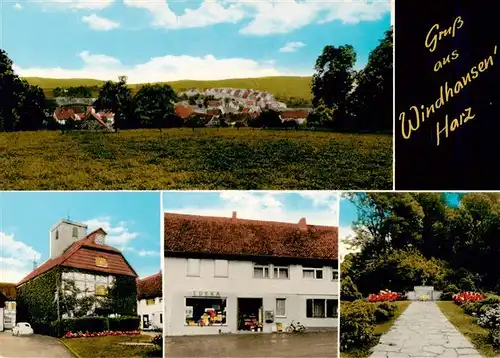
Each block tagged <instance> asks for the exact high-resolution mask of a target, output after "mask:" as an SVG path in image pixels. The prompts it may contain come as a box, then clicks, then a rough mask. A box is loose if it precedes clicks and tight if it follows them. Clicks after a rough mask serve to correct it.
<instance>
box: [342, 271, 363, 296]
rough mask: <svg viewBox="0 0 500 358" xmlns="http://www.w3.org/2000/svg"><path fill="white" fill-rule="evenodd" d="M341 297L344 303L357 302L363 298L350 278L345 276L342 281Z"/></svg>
mask: <svg viewBox="0 0 500 358" xmlns="http://www.w3.org/2000/svg"><path fill="white" fill-rule="evenodd" d="M340 297H341V300H342V301H356V300H359V299H361V298H363V296H362V295H361V293H359V291H358V288H357V287H356V285H355V284H354V282H352V279H351V278H350V277H349V276H343V277H342V279H341V285H340Z"/></svg>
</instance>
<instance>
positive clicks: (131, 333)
mask: <svg viewBox="0 0 500 358" xmlns="http://www.w3.org/2000/svg"><path fill="white" fill-rule="evenodd" d="M140 334H141V332H139V331H104V332H95V333H89V332H85V333H83V332H76V333H73V332H66V334H65V335H64V338H85V337H106V336H137V335H140Z"/></svg>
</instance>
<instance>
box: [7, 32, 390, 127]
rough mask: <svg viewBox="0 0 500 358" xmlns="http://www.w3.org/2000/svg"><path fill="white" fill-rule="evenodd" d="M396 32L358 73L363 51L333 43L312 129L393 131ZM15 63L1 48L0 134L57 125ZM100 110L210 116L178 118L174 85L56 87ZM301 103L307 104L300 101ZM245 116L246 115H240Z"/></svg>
mask: <svg viewBox="0 0 500 358" xmlns="http://www.w3.org/2000/svg"><path fill="white" fill-rule="evenodd" d="M392 49H393V34H392V29H390V30H389V31H387V32H386V34H385V38H384V39H383V40H381V41H380V44H379V45H378V46H377V47H376V48H375V49H374V50H373V51H372V52H371V54H370V56H369V60H368V63H367V65H366V66H365V68H364V69H363V70H360V71H355V70H354V65H355V63H356V52H355V50H354V48H353V47H352V46H351V45H343V46H339V47H335V46H326V47H325V48H324V49H323V52H322V54H321V55H320V56H319V57H318V59H317V61H316V65H315V68H314V70H315V73H314V75H313V78H312V86H311V91H312V94H313V99H312V105H313V111H312V112H311V113H310V114H309V116H308V117H307V121H306V123H307V126H308V127H319V128H329V129H331V130H346V131H362V130H364V131H388V130H392V127H393V124H392V123H393V118H392V76H393V74H392ZM12 65H13V64H12V61H11V60H10V59H9V57H8V55H7V53H6V52H5V51H4V50H2V49H0V131H28V130H39V129H56V128H58V127H59V125H58V123H57V122H55V120H54V119H53V118H52V114H53V113H54V111H55V109H56V108H57V103H56V102H55V100H54V99H52V98H46V96H45V94H44V92H43V90H42V89H41V88H40V87H39V86H36V85H30V84H29V83H28V82H27V81H26V80H24V79H21V78H20V77H19V76H18V75H16V74H15V73H14V70H13V66H12ZM95 93H97V100H96V102H95V103H94V106H95V107H96V109H97V110H103V111H110V112H113V113H114V114H115V117H114V127H115V130H118V128H121V129H135V128H169V127H180V126H183V125H187V126H189V127H193V128H194V127H202V126H204V125H206V122H207V121H206V118H205V119H203V118H198V117H196V116H193V118H189V119H188V120H187V121H184V120H183V119H181V118H179V117H177V116H176V115H175V107H174V106H175V101H177V100H178V98H177V94H176V93H175V91H174V90H173V89H172V87H171V86H169V85H167V84H146V85H144V86H142V87H141V88H140V89H139V90H138V91H137V92H136V93H135V94H134V95H133V94H132V90H131V89H130V87H129V86H127V83H126V77H124V76H123V77H120V79H119V81H117V82H114V81H108V82H105V83H104V84H103V85H102V86H101V87H100V88H99V87H97V86H77V87H70V88H60V87H57V88H55V89H54V90H53V94H54V96H55V97H63V96H64V97H74V98H92V97H93V95H94V94H95ZM294 101H295V102H294V107H298V106H301V105H303V104H306V102H304V101H301V100H297V99H294ZM240 117H241V118H240ZM230 122H231V123H233V124H234V125H235V126H236V127H241V126H250V127H254V128H259V127H260V128H265V127H267V128H277V127H286V128H295V129H297V128H298V127H299V124H298V123H297V122H296V121H294V120H291V121H285V122H282V121H281V119H280V116H279V112H277V111H273V110H265V111H263V112H262V113H260V115H259V116H258V117H253V116H247V115H240V114H236V115H230V116H222V117H221V118H220V120H219V126H226V125H228V123H230Z"/></svg>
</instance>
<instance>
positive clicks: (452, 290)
mask: <svg viewBox="0 0 500 358" xmlns="http://www.w3.org/2000/svg"><path fill="white" fill-rule="evenodd" d="M458 292H460V290H459V289H458V287H457V286H456V285H453V284H451V285H448V286H446V287H445V288H444V290H443V293H442V294H441V297H440V298H439V299H440V300H441V301H451V300H452V299H453V296H454V295H456V294H457V293H458Z"/></svg>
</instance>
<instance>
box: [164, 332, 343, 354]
mask: <svg viewBox="0 0 500 358" xmlns="http://www.w3.org/2000/svg"><path fill="white" fill-rule="evenodd" d="M165 357H168V358H180V357H204V358H205V357H221V358H222V357H224V358H225V357H231V358H233V357H234V358H236V357H255V358H257V357H294V358H296V357H297V358H298V357H315V358H327V357H328V358H330V357H332V358H335V357H337V332H328V333H319V332H318V333H303V334H300V333H299V334H286V333H282V334H273V333H270V334H265V333H264V334H232V335H220V336H219V335H217V336H190V337H167V338H166V339H165Z"/></svg>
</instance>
